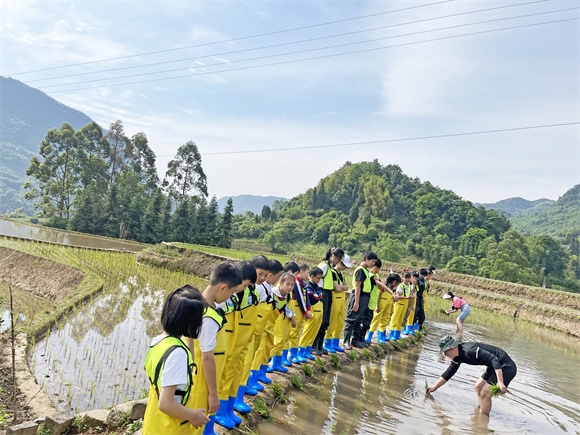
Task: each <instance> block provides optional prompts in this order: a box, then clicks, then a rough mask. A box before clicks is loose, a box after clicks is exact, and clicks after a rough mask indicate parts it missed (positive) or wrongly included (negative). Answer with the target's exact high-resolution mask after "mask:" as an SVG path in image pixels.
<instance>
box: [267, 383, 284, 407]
mask: <svg viewBox="0 0 580 435" xmlns="http://www.w3.org/2000/svg"><path fill="white" fill-rule="evenodd" d="M270 388H271V389H272V394H273V395H274V398H275V399H276V400H277V401H278V402H280V403H286V400H287V399H286V396H285V395H284V390H282V386H281V385H280V384H279V383H278V382H272V384H271V385H270Z"/></svg>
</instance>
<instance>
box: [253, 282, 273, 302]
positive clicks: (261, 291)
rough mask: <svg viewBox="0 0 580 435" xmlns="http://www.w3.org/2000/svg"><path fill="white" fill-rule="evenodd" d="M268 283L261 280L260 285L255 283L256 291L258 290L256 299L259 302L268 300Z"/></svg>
mask: <svg viewBox="0 0 580 435" xmlns="http://www.w3.org/2000/svg"><path fill="white" fill-rule="evenodd" d="M267 285H270V284H268V283H267V282H265V281H264V282H263V283H262V284H260V285H256V291H257V292H258V299H259V300H260V302H266V301H267V300H268V289H267V288H266V286H267Z"/></svg>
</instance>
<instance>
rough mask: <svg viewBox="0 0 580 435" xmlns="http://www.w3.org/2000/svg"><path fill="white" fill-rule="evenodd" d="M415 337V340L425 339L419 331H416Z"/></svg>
mask: <svg viewBox="0 0 580 435" xmlns="http://www.w3.org/2000/svg"><path fill="white" fill-rule="evenodd" d="M415 336H416V337H417V340H423V338H424V337H425V336H424V335H423V333H422V332H421V331H416V332H415Z"/></svg>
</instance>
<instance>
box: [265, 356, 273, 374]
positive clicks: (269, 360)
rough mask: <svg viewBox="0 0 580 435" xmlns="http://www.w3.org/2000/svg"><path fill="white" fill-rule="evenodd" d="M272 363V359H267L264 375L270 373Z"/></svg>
mask: <svg viewBox="0 0 580 435" xmlns="http://www.w3.org/2000/svg"><path fill="white" fill-rule="evenodd" d="M271 362H272V358H269V359H268V368H267V369H266V373H272V372H273V371H274V370H272V366H271V365H270V363H271Z"/></svg>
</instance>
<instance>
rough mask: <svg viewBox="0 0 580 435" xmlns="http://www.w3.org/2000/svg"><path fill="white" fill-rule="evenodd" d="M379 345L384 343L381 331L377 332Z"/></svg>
mask: <svg viewBox="0 0 580 435" xmlns="http://www.w3.org/2000/svg"><path fill="white" fill-rule="evenodd" d="M377 343H383V333H382V332H381V331H377Z"/></svg>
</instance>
